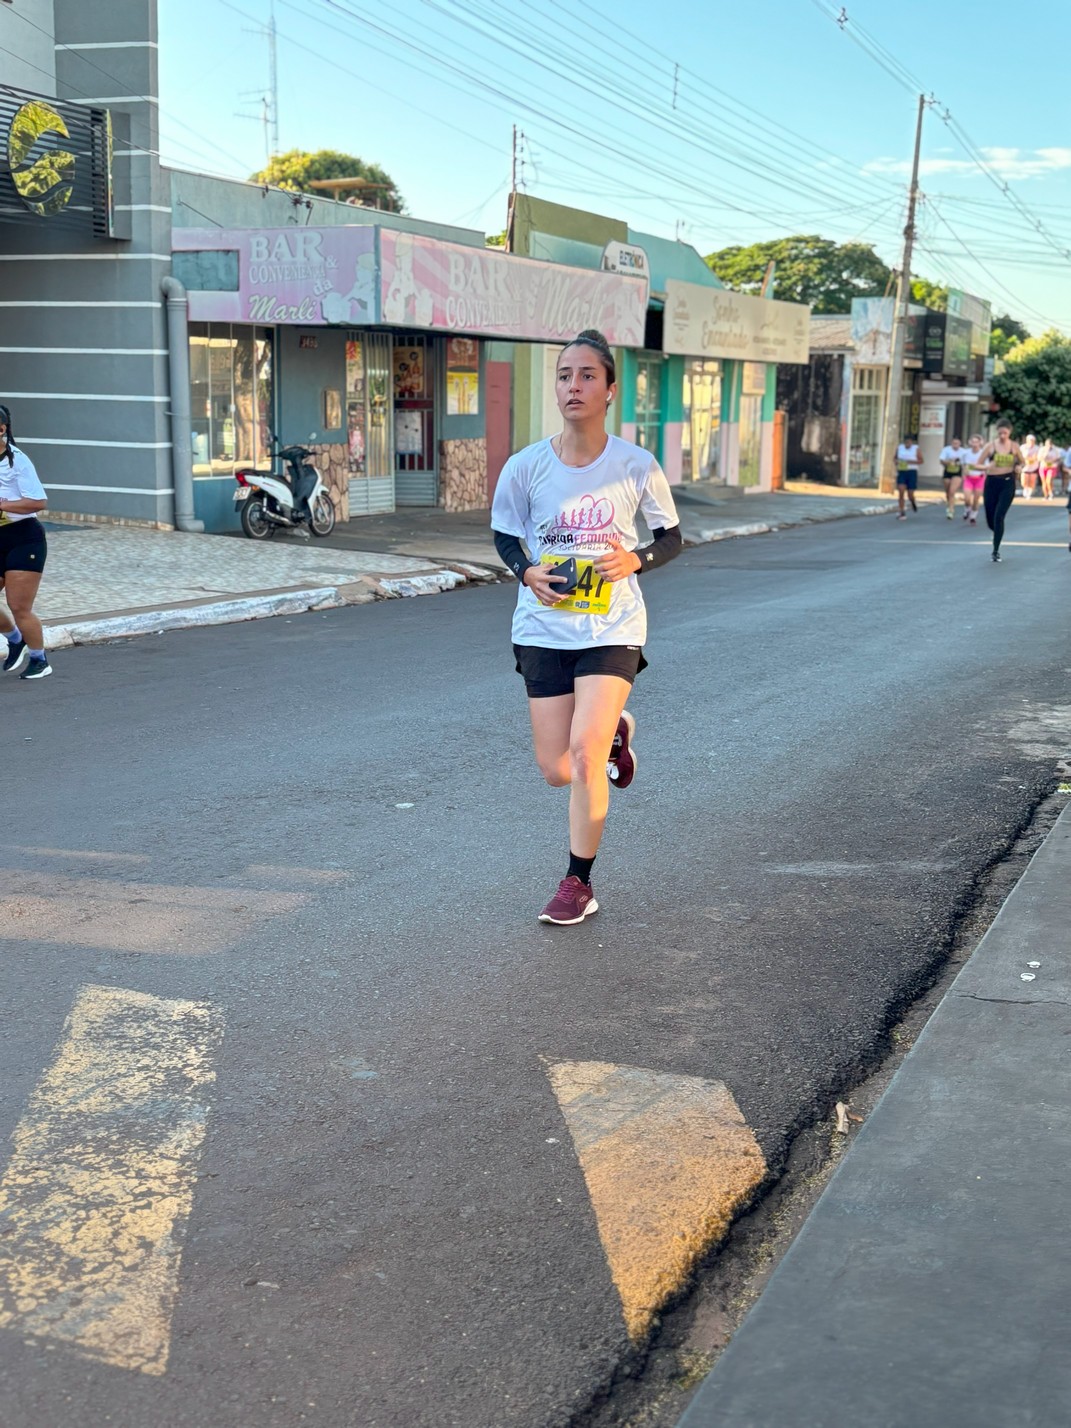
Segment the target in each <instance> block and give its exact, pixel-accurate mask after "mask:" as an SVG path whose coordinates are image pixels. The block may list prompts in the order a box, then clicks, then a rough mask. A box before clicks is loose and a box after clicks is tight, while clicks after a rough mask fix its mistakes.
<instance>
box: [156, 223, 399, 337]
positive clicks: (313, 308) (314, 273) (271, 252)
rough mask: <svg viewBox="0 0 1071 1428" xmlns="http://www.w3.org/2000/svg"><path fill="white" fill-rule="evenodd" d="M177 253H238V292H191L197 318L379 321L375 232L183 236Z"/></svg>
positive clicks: (345, 229) (360, 227)
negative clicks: (202, 251) (192, 251)
mask: <svg viewBox="0 0 1071 1428" xmlns="http://www.w3.org/2000/svg"><path fill="white" fill-rule="evenodd" d="M174 246H175V248H176V250H185V251H190V250H197V249H209V250H215V251H219V250H226V251H230V252H237V254H238V291H237V292H236V293H235V292H196V291H191V292H190V316H191V317H193V318H199V319H207V320H210V321H211V320H218V321H230V322H257V323H263V324H265V325H266V326H275V325H276V324H281V325H284V326H302V327H309V326H316V327H319V326H323V325H326V324H331V323H339V324H342V325H357V324H365V323H370V322H375V320H376V288H377V285H376V230H375V228H374V227H373V226H372V225H370V224H369V225H364V224H354V225H352V226H340V227H338V228H297V227H294V228H246V229H233V230H229V231H228V230H223V231H220V230H218V229H217V230H213V231H211V232H206V231H203V230H198V229H186V230H178V231H176V233H175V243H174Z"/></svg>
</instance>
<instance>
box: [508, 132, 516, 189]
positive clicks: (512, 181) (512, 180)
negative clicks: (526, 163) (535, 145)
mask: <svg viewBox="0 0 1071 1428" xmlns="http://www.w3.org/2000/svg"><path fill="white" fill-rule="evenodd" d="M509 191H510V193H516V192H517V126H516V124H514V126H513V167H512V169H511V170H510V181H509Z"/></svg>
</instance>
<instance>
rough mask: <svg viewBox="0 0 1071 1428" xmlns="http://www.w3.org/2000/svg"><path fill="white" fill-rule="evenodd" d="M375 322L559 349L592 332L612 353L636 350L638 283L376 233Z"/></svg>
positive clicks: (641, 319) (642, 306)
mask: <svg viewBox="0 0 1071 1428" xmlns="http://www.w3.org/2000/svg"><path fill="white" fill-rule="evenodd" d="M379 241H380V267H381V281H382V307H381V319H380V320H381V321H382V322H383V323H385V324H387V325H389V326H391V327H422V328H430V329H432V330H436V331H445V332H468V333H472V334H475V335H478V336H482V337H501V338H515V339H517V340H519V341H527V342H565V341H568V339H569V338H571V337H575V336H576V334H577V333H578V332H581V331H583V329H584V328H586V327H596V328H598V329H599V330H600V331H601V332H602V333H604V334H605V336H606V339H607V341H608V342H610V343H611V345H612V346H615V347H642V346H643V336H644V323H645V320H646V316H647V283H646V281H645V280H644V279H642V278H634V277H627V276H624V275H622V274H619V273H605V272H600V271H593V270H590V269H587V268H572V267H566V266H565V265H563V264H561V263H545V262H542V261H540V260H538V259H535V258H521V257H517V256H515V255H514V254H511V253H503V252H500V251H496V250H495V249H493V248H468V247H465V246H464V245H463V244H461V243H445V242H442V241H441V240H439V239H436V238H424V237H421V236H419V235H417V234H413V233H399V232H395V231H392V230H390V229H386V228H384V229H381V230H380V240H379Z"/></svg>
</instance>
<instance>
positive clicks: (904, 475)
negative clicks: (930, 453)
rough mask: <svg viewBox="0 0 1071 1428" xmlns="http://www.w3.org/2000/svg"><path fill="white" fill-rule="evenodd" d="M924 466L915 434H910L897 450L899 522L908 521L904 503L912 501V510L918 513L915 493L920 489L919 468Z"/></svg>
mask: <svg viewBox="0 0 1071 1428" xmlns="http://www.w3.org/2000/svg"><path fill="white" fill-rule="evenodd" d="M921 465H922V457H921V456H920V455H919V446H918V441H917V440H916V438H915V433H914V432H913V431H912V432H908V434H907V435H906V436H905V437H904V439H903V441H902V442H901V443H900V445H899V446H898V447H897V448H896V495H897V497H898V498H899V501H900V514H899V515H898V516H897V518H896V519H897V520H898V521H906V520H907V511H906V510H905V508H904V502H905V499H906V500H910V502H911V509H912V510H913V511H917V510H918V508H919V503H918V502H917V501H916V500H915V492H916V491H917V490H918V488H919V467H920V466H921Z"/></svg>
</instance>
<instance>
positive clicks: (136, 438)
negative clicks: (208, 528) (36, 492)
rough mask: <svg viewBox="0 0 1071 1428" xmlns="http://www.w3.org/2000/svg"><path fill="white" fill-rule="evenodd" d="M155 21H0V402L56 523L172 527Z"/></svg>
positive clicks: (3, 11) (35, 14)
mask: <svg viewBox="0 0 1071 1428" xmlns="http://www.w3.org/2000/svg"><path fill="white" fill-rule="evenodd" d="M156 13H157V7H156V0H109V3H108V4H107V5H86V4H85V3H84V0H4V3H2V4H0V134H2V140H3V141H2V142H0V400H3V401H5V402H6V403H7V404H8V405H9V406H10V407H11V410H12V418H13V426H14V432H15V437H16V440H17V442H18V444H19V445H20V446H21V447H23V448H24V449H25V450H26V452H27V453H28V454H29V455H30V457H31V458H32V460H33V461H34V463H35V465H36V466H37V469H38V472H39V474H40V476H41V479H42V481H43V482H44V484H45V487H46V489H47V491H48V493H49V499H50V511H51V512H52V514H55V515H60V514H70V515H74V516H83V515H93V516H105V517H115V518H122V519H129V520H135V521H145V522H150V523H153V524H162V525H171V524H173V522H174V483H173V480H172V474H171V432H170V398H169V387H168V356H167V339H166V325H165V311H164V305H163V300H162V295H161V280H162V278H163V277H164V276H165V275H166V274H167V273H168V272H169V270H170V263H171V257H170V253H171V241H170V239H171V206H170V192H169V188H168V185H167V183H166V182H165V180H164V178H163V177H162V175H161V171H160V166H159V160H158V157H157V156H158V151H159V132H158V129H159V124H158V112H159V98H158V95H159V89H158V79H157V55H158V45H157V26H156Z"/></svg>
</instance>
